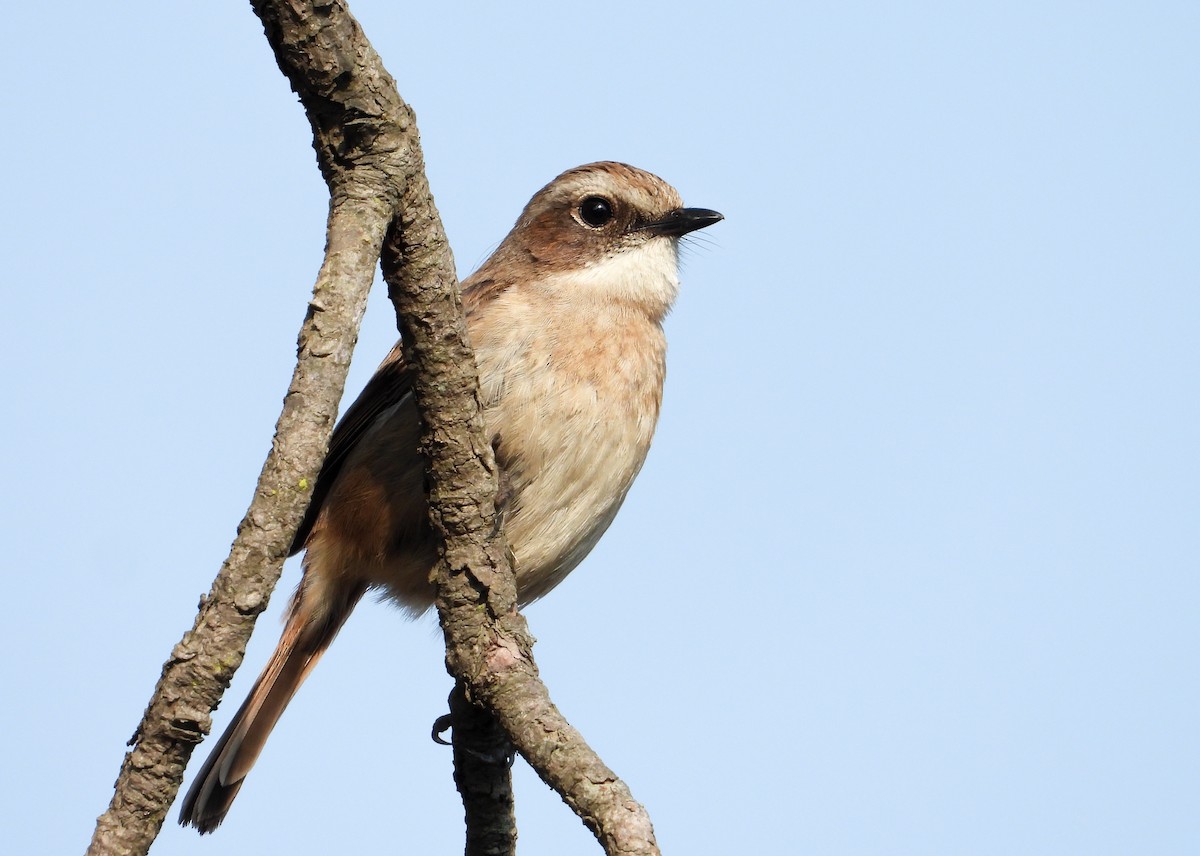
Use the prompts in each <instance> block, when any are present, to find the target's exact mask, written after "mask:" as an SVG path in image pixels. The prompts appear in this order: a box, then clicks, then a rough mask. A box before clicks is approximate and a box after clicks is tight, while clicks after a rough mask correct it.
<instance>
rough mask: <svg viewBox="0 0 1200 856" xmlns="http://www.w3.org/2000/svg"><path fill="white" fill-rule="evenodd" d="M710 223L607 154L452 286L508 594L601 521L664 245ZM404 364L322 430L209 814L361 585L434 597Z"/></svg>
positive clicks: (656, 305)
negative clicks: (505, 549) (313, 474)
mask: <svg viewBox="0 0 1200 856" xmlns="http://www.w3.org/2000/svg"><path fill="white" fill-rule="evenodd" d="M721 219H723V218H722V216H721V215H720V214H718V213H717V212H716V211H710V210H708V209H705V208H684V207H683V202H682V200H681V199H680V197H679V194H678V193H677V192H676V191H675V189H674V188H673V187H671V186H670V185H669V184H667V183H666V182H665V181H663V180H662V179H660V178H658V177H657V176H655V175H651V174H650V173H648V172H644V171H643V170H640V169H636V168H634V167H631V166H628V165H626V164H621V163H613V162H602V163H593V164H588V165H586V166H581V167H577V168H575V169H572V170H569V171H567V172H565V173H563V174H562V175H560V176H559V177H558V178H556V179H555V180H554V181H552V182H550V183H549V184H548V185H546V186H545V187H544V188H542V189H541V190H539V191H538V192H537V193H536V194H535V195H534V197H533V198H532V199H531V200H530V201H529V204H528V205H526V206H525V210H524V211H523V212H522V213H521V216H520V219H518V220H517V222H516V225H515V226H513V229H512V231H511V232H509V233H508V236H507V237H506V238H505V239H504V241H503V242H502V243H501V244H500V246H499V247H498V248H497V249H496V251H495V253H493V254H492V256H491V258H489V259H488V260H487V261H486V262H485V263H484V265H483V267H481V268H480V269H479V270H478V271H477V272H476V273H475V274H474V275H472V276H471V277H470V278H468V279H467V280H466V281H465V282H464V283H463V285H462V299H463V309H464V312H465V313H466V320H467V329H468V336H469V338H470V341H471V344H472V346H473V347H474V349H475V357H476V362H477V364H478V370H479V381H480V392H481V396H482V403H483V408H484V422H485V426H486V430H487V432H488V435H489V438H490V439H491V441H492V445H493V448H494V449H495V456H496V463H497V466H498V468H499V472H500V483H501V492H502V495H503V497H504V507H505V513H504V531H505V535H506V536H507V539H508V544H509V547H510V549H511V551H512V557H513V567H514V570H515V572H516V581H517V592H518V597H519V600H520V602H521V604H522V605H524V604H528V603H530V602H531V601H534V600H536V599H537V598H540V597H541V596H542V595H544V594H546V593H547V592H548V591H550V589H552V588H554V586H556V585H557V584H558V583H559V582H561V581H562V579H563V577H565V576H566V575H567V574H568V573H569V572H570V571H571V570H572V569H573V568H574V567H575V566H576V565H578V564H579V562H580V561H581V560H582V559H583V558H584V556H586V555H587V554H588V552H589V551H590V550H591V549H592V547H593V546H595V544H596V542H597V541H598V540H599V539H600V536H601V535H603V534H604V531H605V530H606V529H608V526H609V524H610V523H612V521H613V518H614V516H615V515H616V513H617V510H618V509H619V508H620V507H621V503H622V502H623V501H624V499H625V495H626V493H628V491H629V488H630V486H631V485H632V484H633V480H634V477H635V476H637V474H638V471H639V470H640V469H641V467H642V462H643V461H644V460H645V458H646V452H647V451H648V450H649V448H650V439H651V437H652V435H653V434H654V427H655V423H656V422H657V420H658V413H659V407H660V405H661V403H662V391H663V378H664V376H665V372H666V362H665V360H666V338H665V336H664V334H663V330H662V321H663V318H664V317H665V316H666V314H667V312H668V311H669V310H670V308H671V304H672V303H673V302H674V300H675V297H676V294H677V293H678V290H679V278H678V271H677V262H678V246H679V239H680V238H682V237H683V236H684V235H686V234H688V233H689V232H692V231H695V230H696V229H702V228H704V227H705V226H709V225H712V224H713V223H716V222H717V221H719V220H721ZM411 380H412V378H411V376H410V372H409V369H408V367H407V366H406V365H405V363H404V357H403V355H402V353H401V349H400V346H399V345H396V347H394V348H393V349H392V350H391V352H390V353H389V354H388V356H387V358H386V359H385V360H384V361H383V363H382V364H381V365H380V366H379V369H378V370H377V371H376V372H375V375H374V377H372V378H371V380H370V381H369V382H368V383H367V385H366V387H364V389H363V391H362V393H361V394H360V395H359V397H358V399H357V400H356V401H355V402H354V403H353V404H352V405H351V406H350V408H349V409H348V410H347V411H346V414H345V416H344V417H343V418H342V420H341V422H340V423H339V424H338V426H337V427H336V428H335V429H334V432H333V437H332V439H331V441H330V446H329V454H328V456H327V457H326V459H325V463H324V465H323V466H322V468H321V472H320V474H319V476H318V477H317V480H316V483H315V486H314V489H313V497H312V502H311V505H310V506H309V509H308V511H307V513H306V514H305V516H304V519H303V521H302V522H301V524H300V529H299V531H297V533H296V537H295V540H294V541H293V542H292V547H291V554H295V553H298V552H300V551H301V550H304V551H305V554H304V575H303V578H302V579H301V581H300V584H299V586H298V587H297V589H296V593H295V594H294V595H293V597H292V601H291V605H290V607H289V612H288V618H287V621H286V624H285V626H284V629H283V635H282V637H281V638H280V640H279V645H278V647H276V649H275V653H274V654H273V655H272V656H271V659H270V661H269V662H268V663H267V666H266V668H265V669H263V672H262V674H261V675H260V676H259V678H258V680H257V681H256V682H255V684H254V687H253V688H252V689H251V691H250V695H249V696H248V697H247V699H246V701H245V702H244V703H243V704H242V706H241V708H240V709H239V710H238V712H237V714H236V715H235V716H234V718H233V722H232V723H230V725H229V727H228V728H227V729H226V730H225V733H224V734H223V735H222V736H221V738H220V740H218V741H217V744H216V746H215V748H214V749H213V751H212V753H211V754H210V755H209V757H208V760H207V761H206V762H205V764H204V767H203V768H202V769H201V770H200V773H199V775H198V776H197V778H196V780H195V781H194V782H193V783H192V786H191V789H190V790H189V791H188V793H187V796H186V797H185V798H184V800H183V806H182V810H181V812H180V817H179V822H180V823H181V824H184V825H187V824H191V825H193V826H195V827H196V828H197V829H199V830H200V832H201V833H205V832H211V831H212V830H214V829H216V828H217V826H219V825H220V823H221V821H223V820H224V819H225V815H226V813H227V812H228V811H229V807H230V805H231V804H232V803H233V799H234V797H235V796H237V793H238V790H239V789H240V788H241V787H242V782H243V780H244V779H245V777H246V774H247V773H248V772H249V770H250V768H251V767H252V766H253V765H254V762H255V760H256V759H257V758H258V755H259V753H260V752H261V751H262V748H263V745H264V744H265V743H266V740H267V737H268V735H269V734H270V733H271V729H272V728H273V727H274V726H275V723H276V722H278V720H279V717H280V715H281V714H282V713H283V710H284V708H286V707H287V705H288V702H289V701H291V698H292V696H293V695H294V694H295V693H296V690H297V689H298V688H299V687H300V684H301V683H302V682H303V681H304V679H305V677H307V675H308V674H309V672H310V671H311V670H312V668H313V666H315V665H316V663H317V660H318V659H320V657H321V654H322V653H324V651H325V649H326V648H327V647H328V646H329V644H330V643H331V642H332V641H333V638H334V636H336V635H337V632H338V630H339V629H340V628H341V626H342V624H343V623H345V621H346V619H347V618H348V617H349V615H350V613H351V611H353V609H354V607H355V605H356V604H357V603H358V601H359V600H360V599H361V598H362V596H363V594H364V593H366V592H367V591H368V590H377V591H379V592H381V593H383V595H384V596H385V597H387V598H390V599H391V600H393V601H395V602H396V603H398V604H399V605H400V606H402V607H404V608H406V609H407V610H408V611H410V612H411V613H413V614H419V613H421V612H424V611H425V610H427V609H428V608H429V607H430V606H431V605H432V604H433V600H434V595H435V591H434V587H433V584H432V583H431V581H430V573H431V571H432V569H433V567H434V564H435V562H436V560H437V546H436V542H435V540H434V536H433V532H432V529H431V526H430V523H429V518H428V507H427V498H426V495H425V487H424V475H425V461H424V459H423V458H422V456H421V454H420V452H419V447H418V443H419V441H420V420H419V417H418V414H417V408H416V405H415V404H414V402H413V397H412V393H411Z"/></svg>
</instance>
